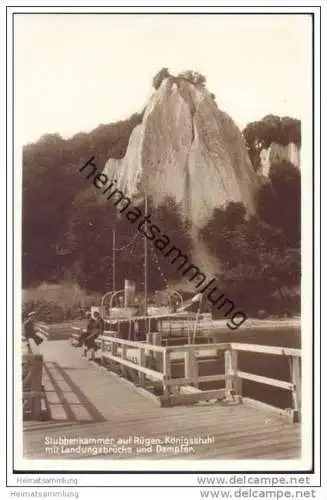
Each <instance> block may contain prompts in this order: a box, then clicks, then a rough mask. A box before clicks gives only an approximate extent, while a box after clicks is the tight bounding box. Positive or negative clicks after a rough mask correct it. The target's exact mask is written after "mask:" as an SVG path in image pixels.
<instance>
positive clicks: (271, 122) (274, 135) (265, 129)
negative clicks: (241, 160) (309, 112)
mask: <svg viewBox="0 0 327 500" xmlns="http://www.w3.org/2000/svg"><path fill="white" fill-rule="evenodd" d="M242 133H243V136H244V139H245V143H246V147H247V149H248V154H249V157H250V160H251V161H252V164H253V166H254V168H255V170H257V169H258V168H259V167H260V152H261V150H262V149H268V148H269V146H270V145H271V143H273V142H275V143H278V144H282V145H287V144H289V143H291V142H294V143H295V144H296V146H297V147H301V122H300V120H296V119H294V118H290V117H289V116H285V117H282V118H281V117H279V116H276V115H266V116H264V117H263V118H262V119H261V120H259V121H255V122H251V123H249V124H248V125H247V126H246V127H245V128H244V130H243V132H242Z"/></svg>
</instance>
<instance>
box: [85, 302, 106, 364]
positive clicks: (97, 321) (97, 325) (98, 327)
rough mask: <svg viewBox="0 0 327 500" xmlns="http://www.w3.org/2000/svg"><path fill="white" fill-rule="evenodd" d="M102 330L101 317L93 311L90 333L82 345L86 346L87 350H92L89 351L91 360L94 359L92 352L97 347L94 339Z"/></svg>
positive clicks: (102, 322)
mask: <svg viewBox="0 0 327 500" xmlns="http://www.w3.org/2000/svg"><path fill="white" fill-rule="evenodd" d="M103 332H104V321H103V319H102V318H101V316H100V313H99V312H98V311H95V313H94V320H93V323H92V328H91V333H90V334H89V335H88V336H87V337H86V338H85V341H84V345H85V346H86V347H87V350H92V353H91V359H92V360H94V353H95V351H96V350H97V348H98V346H97V344H96V342H95V341H96V339H97V338H98V337H99V336H100V335H102V334H103Z"/></svg>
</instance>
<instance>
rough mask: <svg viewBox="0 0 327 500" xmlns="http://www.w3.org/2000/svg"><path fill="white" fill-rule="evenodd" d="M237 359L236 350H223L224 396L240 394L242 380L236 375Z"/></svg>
mask: <svg viewBox="0 0 327 500" xmlns="http://www.w3.org/2000/svg"><path fill="white" fill-rule="evenodd" d="M237 370H238V360H237V351H234V350H233V349H227V350H226V351H225V376H226V384H225V390H226V396H227V398H228V397H229V398H230V397H234V396H235V395H237V396H241V395H242V381H241V379H240V377H238V375H237Z"/></svg>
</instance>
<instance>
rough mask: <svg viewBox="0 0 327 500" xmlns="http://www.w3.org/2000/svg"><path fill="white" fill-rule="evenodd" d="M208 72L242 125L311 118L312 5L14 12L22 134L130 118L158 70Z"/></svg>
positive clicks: (70, 131)
mask: <svg viewBox="0 0 327 500" xmlns="http://www.w3.org/2000/svg"><path fill="white" fill-rule="evenodd" d="M162 67H168V68H169V70H170V73H172V74H178V73H179V72H181V71H184V70H188V69H192V70H196V71H199V72H200V73H202V74H204V75H205V76H206V78H207V87H208V89H209V90H210V91H211V92H213V93H214V94H215V95H216V102H217V104H218V107H219V108H221V109H222V110H224V111H226V112H227V113H228V114H229V115H230V116H231V117H232V118H233V120H234V121H235V122H236V124H237V125H238V126H239V127H240V128H243V127H244V126H245V125H246V124H247V123H249V122H251V121H253V120H258V119H261V118H262V117H263V116H265V115H267V114H270V113H272V114H276V115H279V116H286V115H288V116H292V117H294V118H299V119H302V120H303V119H304V118H305V116H307V111H308V106H309V105H310V101H311V92H310V88H311V83H310V79H311V19H310V17H309V16H306V15H264V16H263V15H261V16H260V15H200V14H197V15H161V14H160V15H158V14H156V15H154V14H152V15H151V14H149V15H146V14H142V15H133V14H126V15H112V14H107V15H101V14H100V15H95V14H93V15H92V14H86V15H79V14H74V15H67V14H56V15H50V14H42V15H40V14H39V15H33V14H28V15H26V14H25V15H23V14H19V15H16V16H15V30H14V82H15V91H14V92H15V112H16V114H15V116H16V119H15V131H16V134H17V135H19V137H20V139H21V141H22V143H23V144H26V143H28V142H34V141H36V140H37V139H38V138H39V137H40V136H42V135H43V134H46V133H59V134H60V135H61V136H62V137H64V138H67V137H71V136H72V135H74V134H76V133H79V132H88V131H90V130H92V129H94V128H96V127H97V126H98V125H100V124H105V123H110V122H115V121H118V120H122V119H125V118H128V117H129V116H130V115H131V114H133V113H136V112H139V111H141V110H142V109H143V108H144V106H145V105H146V103H147V101H148V99H149V98H150V96H151V94H152V92H153V89H152V78H153V76H154V75H155V74H156V73H157V72H158V70H159V69H161V68H162Z"/></svg>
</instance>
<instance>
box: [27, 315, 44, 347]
mask: <svg viewBox="0 0 327 500" xmlns="http://www.w3.org/2000/svg"><path fill="white" fill-rule="evenodd" d="M23 330H24V337H25V339H26V340H29V339H33V340H34V342H35V344H36V345H40V344H42V342H43V340H44V339H43V338H42V337H40V336H39V335H37V330H36V326H35V312H34V311H32V312H30V313H29V314H28V316H27V319H26V320H25V321H24V324H23Z"/></svg>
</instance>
